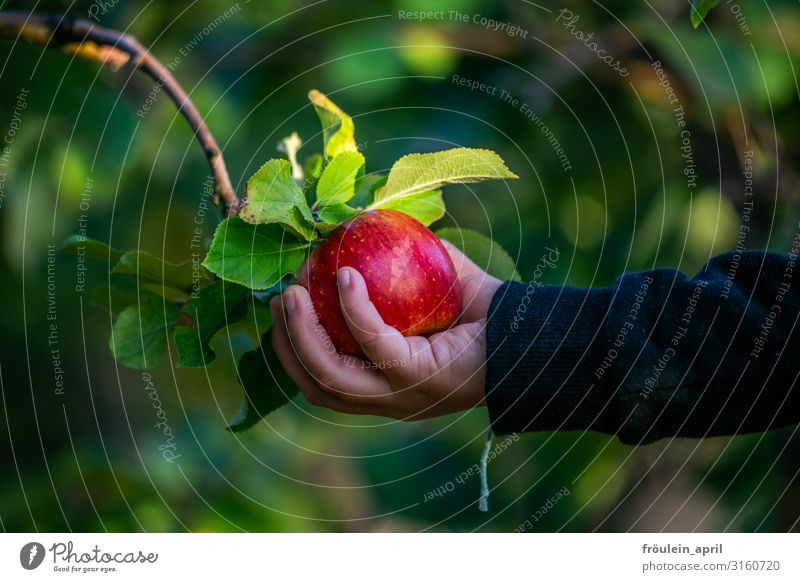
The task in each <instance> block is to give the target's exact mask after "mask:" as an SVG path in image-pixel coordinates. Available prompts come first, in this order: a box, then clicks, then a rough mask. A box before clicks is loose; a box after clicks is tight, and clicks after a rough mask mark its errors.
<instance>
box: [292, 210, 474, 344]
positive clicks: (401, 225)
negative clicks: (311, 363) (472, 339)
mask: <svg viewBox="0 0 800 582" xmlns="http://www.w3.org/2000/svg"><path fill="white" fill-rule="evenodd" d="M342 267H352V268H354V269H356V270H358V271H359V272H360V273H361V275H362V276H363V277H364V281H365V282H366V284H367V290H368V291H369V298H370V300H371V301H372V303H374V304H375V307H376V309H377V310H378V313H380V314H381V317H383V320H384V321H385V322H386V323H387V324H389V325H391V326H392V327H394V328H395V329H397V330H398V331H399V332H400V333H402V334H403V335H404V336H412V335H428V334H432V333H436V332H438V331H443V330H445V329H447V328H448V327H450V326H451V325H453V324H454V323H455V322H456V320H458V316H459V314H460V313H461V288H460V286H459V283H458V276H457V273H456V268H455V266H454V265H453V260H452V259H451V258H450V254H449V253H448V252H447V249H445V247H444V245H443V244H442V242H441V241H440V240H439V239H438V238H437V237H436V236H435V235H434V234H433V233H432V232H431V231H430V230H429V229H428V228H426V227H425V225H423V224H422V223H421V222H419V221H418V220H416V219H415V218H412V217H411V216H409V215H407V214H403V213H402V212H397V211H396V210H369V211H366V212H363V213H362V214H359V215H358V216H356V217H354V218H352V219H351V220H350V221H349V222H346V223H344V224H343V225H341V226H340V227H339V228H337V229H336V230H334V231H333V232H331V233H330V234H329V235H328V236H327V237H326V238H325V240H323V241H322V243H321V244H320V245H319V246H317V247H316V248H315V249H314V250H313V251H312V252H311V254H310V255H309V256H308V258H307V259H306V262H305V263H304V264H303V266H302V267H301V268H300V273H299V275H298V277H297V284H298V285H302V286H303V287H305V288H306V289H307V290H308V292H309V294H310V295H311V301H312V303H313V305H314V309H315V310H316V312H317V315H318V317H319V321H320V323H321V324H322V326H323V327H324V328H325V330H326V331H327V332H328V335H329V336H330V338H331V341H332V342H333V345H334V346H335V347H336V349H337V350H338V351H339V352H340V353H342V354H347V355H351V356H358V357H362V358H363V357H365V356H364V353H363V352H362V350H361V347H360V346H359V345H358V342H356V340H355V338H354V337H353V335H352V334H351V333H350V329H349V328H348V327H347V322H346V321H345V319H344V315H343V314H342V309H341V306H340V303H339V289H338V283H337V272H338V270H339V269H341V268H342Z"/></svg>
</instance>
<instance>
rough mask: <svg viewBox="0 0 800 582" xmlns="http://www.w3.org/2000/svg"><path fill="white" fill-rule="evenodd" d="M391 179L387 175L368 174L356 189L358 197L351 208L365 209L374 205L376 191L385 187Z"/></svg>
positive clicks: (351, 203) (354, 198)
mask: <svg viewBox="0 0 800 582" xmlns="http://www.w3.org/2000/svg"><path fill="white" fill-rule="evenodd" d="M388 178H389V176H388V175H387V174H367V175H365V176H364V177H363V178H361V183H360V184H359V185H358V187H357V188H356V195H355V197H353V199H352V200H351V201H350V205H351V206H360V207H361V208H364V207H366V206H369V205H370V204H372V200H373V195H374V194H375V190H377V189H378V188H381V187H383V186H384V185H385V184H386V180H387V179H388Z"/></svg>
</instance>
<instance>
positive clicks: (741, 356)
mask: <svg viewBox="0 0 800 582" xmlns="http://www.w3.org/2000/svg"><path fill="white" fill-rule="evenodd" d="M796 242H797V245H796V246H800V239H796ZM795 250H797V249H796V248H795V247H793V254H790V255H786V256H784V255H778V254H773V253H767V252H762V251H745V252H735V253H727V254H724V255H721V256H718V257H716V258H714V259H712V260H711V261H710V262H708V263H707V264H706V265H705V266H704V267H703V268H702V269H701V270H700V272H699V273H698V274H697V275H695V276H694V277H693V278H691V279H688V278H687V277H685V276H684V275H682V274H681V273H679V272H678V271H674V270H656V271H650V272H645V273H632V274H626V275H623V276H622V277H620V278H619V279H617V281H616V282H615V284H614V285H613V286H612V287H611V288H610V289H575V288H570V287H562V286H552V285H539V284H538V283H536V282H532V283H530V284H528V285H525V284H522V283H515V282H507V283H504V284H503V286H502V287H501V288H500V289H499V290H498V291H497V293H496V294H495V296H494V298H493V300H492V304H491V307H490V310H489V321H488V324H487V380H486V404H487V407H488V410H489V416H490V419H491V422H492V427H493V430H494V432H495V433H496V434H507V433H512V432H523V431H555V430H580V431H586V430H591V431H597V432H601V433H605V434H612V435H618V436H619V438H620V440H621V441H622V442H624V443H626V444H633V445H640V444H647V443H651V442H653V441H656V440H659V439H662V438H666V437H691V438H699V437H711V436H721V435H735V434H743V433H750V432H761V431H766V430H769V429H773V428H778V427H783V426H787V425H791V424H796V423H798V422H800V388H798V387H797V379H798V374H799V373H800V357H798V354H800V331H798V329H797V323H798V316H799V315H800V291H798V287H800V280H793V279H794V276H795V274H797V275H798V277H800V264H798V263H797V262H796V261H797V253H796V252H794V251H795Z"/></svg>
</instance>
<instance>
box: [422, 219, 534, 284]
mask: <svg viewBox="0 0 800 582" xmlns="http://www.w3.org/2000/svg"><path fill="white" fill-rule="evenodd" d="M435 234H436V236H438V237H439V238H441V239H444V240H446V241H449V242H451V243H453V244H454V245H455V246H456V247H457V248H458V249H459V250H460V251H461V252H462V253H464V254H465V255H467V257H469V258H470V260H472V262H473V263H475V264H476V265H478V266H479V267H480V268H481V269H483V270H484V271H486V272H487V273H489V274H490V275H491V276H492V277H497V278H498V279H500V280H501V281H508V280H512V281H522V277H520V275H519V273H518V272H517V267H516V265H515V264H514V259H512V258H511V256H510V255H509V254H508V253H507V252H506V251H505V249H503V247H501V246H500V245H499V244H497V243H496V242H495V241H493V240H492V239H490V238H488V237H486V236H483V235H482V234H481V233H479V232H476V231H474V230H469V229H466V228H440V229H439V230H437V231H436V233H435Z"/></svg>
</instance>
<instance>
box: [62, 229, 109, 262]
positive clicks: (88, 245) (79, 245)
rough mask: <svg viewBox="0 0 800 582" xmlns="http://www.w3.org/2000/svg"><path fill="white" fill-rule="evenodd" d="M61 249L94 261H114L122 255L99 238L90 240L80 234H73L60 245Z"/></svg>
mask: <svg viewBox="0 0 800 582" xmlns="http://www.w3.org/2000/svg"><path fill="white" fill-rule="evenodd" d="M61 251H62V252H65V253H68V254H70V255H76V256H83V257H86V258H88V259H94V260H95V261H106V262H109V263H115V262H117V261H118V260H119V258H120V257H121V256H122V255H124V254H125V253H123V252H122V251H119V250H117V249H115V248H113V247H110V246H109V245H107V244H106V243H104V242H100V241H99V240H92V239H90V238H86V237H85V236H83V235H80V234H73V235H71V236H70V237H68V238H67V240H65V241H64V243H63V244H62V245H61Z"/></svg>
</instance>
